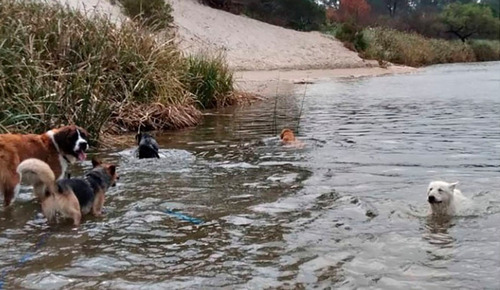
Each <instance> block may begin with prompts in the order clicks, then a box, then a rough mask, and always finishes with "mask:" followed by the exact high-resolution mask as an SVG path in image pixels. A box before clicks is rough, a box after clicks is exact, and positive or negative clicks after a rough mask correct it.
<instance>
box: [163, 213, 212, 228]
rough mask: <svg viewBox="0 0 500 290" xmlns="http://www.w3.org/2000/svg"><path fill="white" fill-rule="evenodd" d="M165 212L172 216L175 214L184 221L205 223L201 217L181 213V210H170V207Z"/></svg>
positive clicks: (196, 223)
mask: <svg viewBox="0 0 500 290" xmlns="http://www.w3.org/2000/svg"><path fill="white" fill-rule="evenodd" d="M165 213H167V214H169V215H171V216H174V217H176V218H178V219H181V220H184V221H188V222H190V223H193V224H195V225H199V224H201V223H203V221H202V220H201V219H199V218H194V217H190V216H188V215H185V214H183V213H180V212H176V211H173V210H170V209H167V210H165Z"/></svg>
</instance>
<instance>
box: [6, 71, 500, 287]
mask: <svg viewBox="0 0 500 290" xmlns="http://www.w3.org/2000/svg"><path fill="white" fill-rule="evenodd" d="M499 70H500V64H499V63H487V64H468V65H449V66H436V67H432V68H428V69H426V70H425V71H423V72H421V73H418V74H413V75H404V76H402V75H400V76H386V77H378V78H365V79H355V80H349V79H346V80H338V81H336V82H328V83H318V84H314V85H309V86H308V88H307V95H306V98H305V102H304V108H303V114H302V116H301V122H300V128H299V129H300V130H299V137H300V138H301V139H302V140H303V141H304V142H305V143H306V147H305V148H304V149H299V150H297V149H294V148H286V147H282V146H280V144H279V140H278V139H277V137H276V135H277V134H278V131H279V130H280V129H281V128H283V127H291V128H295V127H296V126H297V124H298V120H297V117H298V114H299V113H298V112H299V110H300V109H299V107H300V105H301V102H302V95H303V88H298V89H297V95H296V96H280V97H279V98H277V103H276V111H275V99H274V98H273V99H271V100H269V101H267V102H262V103H257V104H254V105H252V106H247V107H242V108H236V109H227V110H224V111H221V112H216V113H211V114H207V115H206V116H205V120H204V123H203V124H202V125H201V126H199V127H197V128H193V129H188V130H183V131H179V132H172V133H168V134H163V135H161V136H158V138H157V139H158V141H159V143H160V144H161V146H162V148H164V149H163V150H162V151H161V154H162V158H161V159H159V160H137V159H134V158H133V151H132V150H131V149H130V148H121V149H117V150H116V151H112V152H107V153H105V154H101V155H104V158H105V159H106V160H108V161H112V162H117V163H118V164H119V173H120V182H119V184H118V186H117V187H116V188H113V189H112V190H110V191H109V192H108V193H107V200H106V205H105V206H106V208H105V210H106V216H105V217H104V218H93V217H87V218H86V219H85V222H84V223H83V225H82V226H81V227H80V228H78V229H72V228H71V226H70V225H57V226H51V227H48V226H47V225H46V223H45V220H44V219H43V217H41V216H40V215H39V214H38V213H39V207H38V205H37V204H36V203H34V202H32V201H30V198H31V194H30V192H29V191H27V190H24V191H23V192H22V194H20V196H19V197H18V200H17V201H16V203H15V205H14V206H13V207H12V208H10V209H1V210H0V229H1V234H0V267H1V268H3V269H8V270H9V271H8V273H7V274H6V275H5V279H4V280H5V283H6V284H5V285H6V286H8V287H9V288H13V289H15V288H16V289H19V288H44V289H54V288H61V287H64V288H78V289H80V288H112V289H115V288H118V289H123V288H134V289H136V288H147V289H164V288H189V289H193V288H202V289H210V288H215V287H226V288H243V289H260V288H268V287H269V288H286V289H288V288H299V289H300V288H311V287H312V286H317V287H319V288H325V287H332V286H333V287H342V288H346V289H351V288H372V289H401V288H404V287H406V288H411V289H444V288H470V289H478V288H487V289H498V288H500V281H499V279H498V277H500V252H499V250H498V249H500V236H499V235H498V224H499V223H500V198H499V192H498V185H499V184H500V174H499V172H500V165H499V163H500V157H499V156H500V154H499V153H500V135H499V134H498V128H499V127H500V118H498V116H499V114H500V99H499V98H498V95H497V94H498V91H499V89H500V74H498V71H499ZM132 139H133V138H132V137H131V140H132ZM90 167H91V165H90V162H84V163H83V164H82V165H81V166H78V167H76V168H74V173H75V175H78V174H81V173H82V171H84V170H88V169H89V168H90ZM434 179H444V180H448V181H455V180H459V181H460V186H459V187H460V189H461V190H462V192H464V194H465V195H466V196H468V197H471V198H472V199H473V201H474V203H475V204H476V207H475V212H473V213H471V214H470V215H465V216H460V217H456V218H453V219H449V220H436V219H434V218H431V217H427V210H428V208H427V204H426V201H425V191H426V187H427V184H428V183H429V181H430V180H434ZM167 210H173V211H176V212H180V213H182V214H185V215H187V216H191V217H194V218H200V219H202V220H204V221H205V222H204V223H203V224H200V225H195V224H192V223H190V222H189V221H186V220H182V219H179V218H178V217H177V216H175V215H172V214H170V213H169V212H168V211H167ZM46 233H49V234H50V235H49V236H48V239H47V240H46V241H45V243H44V244H43V246H41V247H40V248H36V244H37V243H38V242H39V241H40V239H41V238H42V237H43V236H44V235H45V234H46ZM29 252H33V256H32V257H31V260H29V261H27V262H26V263H24V264H22V265H21V267H18V268H13V267H14V266H15V265H18V263H19V260H20V259H22V257H23V256H24V255H25V254H26V253H29Z"/></svg>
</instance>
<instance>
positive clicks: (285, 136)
mask: <svg viewBox="0 0 500 290" xmlns="http://www.w3.org/2000/svg"><path fill="white" fill-rule="evenodd" d="M280 139H281V141H283V142H284V143H289V142H294V141H295V134H293V131H292V130H290V129H287V128H285V129H283V130H282V131H281V134H280Z"/></svg>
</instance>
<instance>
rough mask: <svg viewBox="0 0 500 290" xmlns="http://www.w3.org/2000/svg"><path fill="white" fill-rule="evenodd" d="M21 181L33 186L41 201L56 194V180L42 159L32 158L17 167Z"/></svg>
mask: <svg viewBox="0 0 500 290" xmlns="http://www.w3.org/2000/svg"><path fill="white" fill-rule="evenodd" d="M17 173H18V174H19V177H20V180H21V181H22V182H23V183H25V184H28V185H32V186H33V188H34V192H35V194H36V195H37V197H38V198H39V199H40V200H44V199H45V198H47V197H49V196H50V195H51V194H52V193H55V192H56V178H55V175H54V172H53V171H52V169H51V168H50V166H49V165H48V164H47V163H45V162H44V161H42V160H40V159H35V158H30V159H26V160H24V161H23V162H21V163H20V164H19V165H18V166H17Z"/></svg>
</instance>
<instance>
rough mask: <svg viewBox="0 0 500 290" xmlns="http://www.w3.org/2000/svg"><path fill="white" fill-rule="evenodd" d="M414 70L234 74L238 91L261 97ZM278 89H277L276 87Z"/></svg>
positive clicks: (396, 68)
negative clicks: (340, 80) (339, 80)
mask: <svg viewBox="0 0 500 290" xmlns="http://www.w3.org/2000/svg"><path fill="white" fill-rule="evenodd" d="M415 71H417V69H416V68H412V67H407V66H389V67H388V68H380V67H370V68H348V69H318V70H286V71H284V70H271V71H238V72H236V73H235V79H236V84H237V86H238V88H239V89H240V90H243V91H249V92H254V93H256V94H259V95H262V96H274V95H276V92H278V93H280V94H286V93H290V92H291V91H292V90H293V89H294V88H295V87H296V85H301V84H304V83H315V82H320V81H328V80H332V79H335V78H357V77H370V76H381V75H387V74H398V73H412V72H415ZM278 85H279V87H278V88H277V86H278Z"/></svg>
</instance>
